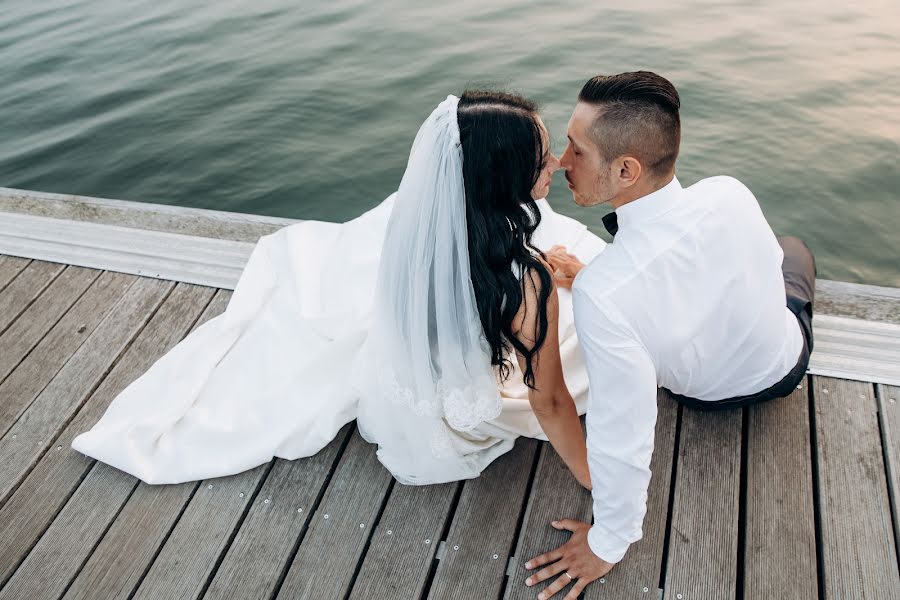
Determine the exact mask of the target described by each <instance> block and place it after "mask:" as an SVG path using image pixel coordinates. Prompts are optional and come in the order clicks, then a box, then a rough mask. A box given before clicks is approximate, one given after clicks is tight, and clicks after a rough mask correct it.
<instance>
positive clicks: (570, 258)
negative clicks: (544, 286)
mask: <svg viewBox="0 0 900 600" xmlns="http://www.w3.org/2000/svg"><path fill="white" fill-rule="evenodd" d="M547 262H549V263H550V266H551V267H553V269H554V270H555V271H556V272H555V273H554V274H553V275H554V277H555V278H556V285H558V286H559V287H563V288H566V289H572V282H573V281H574V280H575V276H576V275H578V272H579V271H581V269H583V268H584V263H583V262H581V261H580V260H578V257H577V256H575V255H574V254H569V253H568V252H567V251H566V247H565V246H553V247H552V248H550V250H549V251H548V252H547Z"/></svg>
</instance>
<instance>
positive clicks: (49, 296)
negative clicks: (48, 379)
mask: <svg viewBox="0 0 900 600" xmlns="http://www.w3.org/2000/svg"><path fill="white" fill-rule="evenodd" d="M99 275H100V271H94V270H93V269H82V268H79V267H69V268H67V269H66V270H65V271H63V272H62V273H61V274H60V275H59V277H57V278H56V279H54V280H53V282H52V283H51V284H50V285H49V286H47V288H46V289H45V290H44V292H43V293H42V294H41V295H40V296H39V297H38V298H36V299H35V301H34V302H33V303H32V304H31V305H30V306H29V307H28V308H27V309H25V311H24V312H23V313H22V314H21V315H20V316H19V317H18V318H17V319H16V320H15V322H14V323H12V324H11V325H10V326H9V328H8V329H7V330H6V331H5V332H3V335H2V336H0V348H3V353H2V354H0V381H3V380H4V379H6V377H7V376H8V375H9V374H10V373H12V371H13V369H15V368H16V367H17V366H18V364H19V363H20V362H21V361H22V359H24V358H25V356H26V355H28V353H29V352H31V350H32V349H33V348H34V347H35V346H37V344H38V342H40V341H41V339H43V337H44V335H46V333H47V332H48V331H50V329H51V328H52V327H53V326H54V325H55V324H56V322H57V321H58V320H59V319H60V318H61V317H62V316H63V315H64V314H65V313H66V311H68V310H69V308H70V307H71V306H72V305H73V304H74V303H75V302H77V301H78V299H79V298H80V297H81V295H82V294H83V293H84V292H85V291H86V290H87V289H88V287H90V286H91V284H92V283H94V281H95V280H96V279H97V277H99Z"/></svg>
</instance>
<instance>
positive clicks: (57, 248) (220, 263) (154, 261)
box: [0, 212, 253, 289]
mask: <svg viewBox="0 0 900 600" xmlns="http://www.w3.org/2000/svg"><path fill="white" fill-rule="evenodd" d="M252 251H253V244H250V243H247V242H236V241H231V240H220V239H215V238H207V237H199V236H191V235H181V234H176V233H165V232H160V231H148V230H145V229H134V228H130V227H121V226H119V225H106V224H99V223H87V222H78V221H69V220H65V219H53V218H48V217H37V216H34V215H26V214H18V213H4V212H0V252H2V253H4V254H12V255H15V256H28V257H31V258H38V259H41V260H42V261H50V262H54V263H65V264H69V265H79V266H82V267H92V268H98V269H105V270H109V271H118V272H121V273H131V274H134V275H141V276H143V277H155V278H158V279H166V280H169V281H180V282H185V283H194V284H199V285H206V286H214V287H223V288H229V289H233V288H234V286H235V284H236V283H237V280H238V278H239V277H240V274H241V271H242V270H243V268H244V265H245V264H246V263H247V259H248V258H249V257H250V253H251V252H252Z"/></svg>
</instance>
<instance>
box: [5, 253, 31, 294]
mask: <svg viewBox="0 0 900 600" xmlns="http://www.w3.org/2000/svg"><path fill="white" fill-rule="evenodd" d="M30 262H31V261H30V260H29V259H27V258H19V257H18V256H6V255H2V254H0V292H2V291H3V290H4V289H5V288H6V286H7V285H9V282H10V281H12V280H13V279H15V278H16V276H17V275H18V274H19V273H21V272H22V271H23V270H24V269H25V267H27V266H28V263H30Z"/></svg>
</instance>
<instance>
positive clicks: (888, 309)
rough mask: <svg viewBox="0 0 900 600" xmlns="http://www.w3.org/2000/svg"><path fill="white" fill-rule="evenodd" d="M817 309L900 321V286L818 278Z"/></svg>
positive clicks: (818, 310)
mask: <svg viewBox="0 0 900 600" xmlns="http://www.w3.org/2000/svg"><path fill="white" fill-rule="evenodd" d="M815 311H816V314H828V315H835V316H839V317H850V318H853V319H865V320H867V321H884V322H887V323H894V324H897V325H900V289H898V288H889V287H882V286H876V285H861V284H858V283H846V282H843V281H829V280H827V279H817V280H816V301H815Z"/></svg>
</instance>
